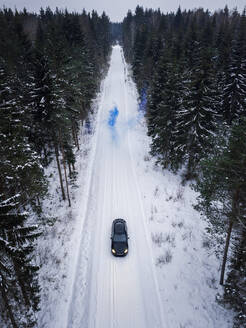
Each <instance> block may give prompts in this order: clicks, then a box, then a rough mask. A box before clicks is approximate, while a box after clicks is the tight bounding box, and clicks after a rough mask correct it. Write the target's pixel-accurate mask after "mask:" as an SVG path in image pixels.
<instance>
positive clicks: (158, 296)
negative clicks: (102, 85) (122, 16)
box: [121, 49, 169, 328]
mask: <svg viewBox="0 0 246 328" xmlns="http://www.w3.org/2000/svg"><path fill="white" fill-rule="evenodd" d="M121 54H122V61H123V65H124V75H125V78H124V80H125V83H124V100H125V108H126V111H125V114H126V120H127V121H128V119H129V112H128V99H127V95H128V94H130V92H129V90H127V89H128V84H127V71H128V70H127V67H126V62H125V58H124V55H123V50H122V49H121ZM129 133H130V132H129V128H128V130H127V143H128V148H129V155H130V160H131V168H132V172H133V177H134V184H135V186H136V192H137V198H138V201H139V205H140V209H141V214H142V218H143V220H142V221H143V226H144V232H145V239H146V241H147V245H148V251H149V255H150V261H151V273H152V276H153V279H154V285H155V293H156V296H157V299H158V305H159V309H158V312H159V314H160V318H159V319H160V323H159V325H158V327H160V328H163V327H169V325H168V323H167V322H165V321H164V314H163V310H162V302H161V296H160V292H159V286H158V282H157V277H156V273H155V268H154V263H153V254H152V250H151V244H150V239H149V234H148V232H147V226H146V222H147V218H146V215H145V212H144V206H143V200H142V197H141V192H140V186H139V183H138V180H137V174H136V168H135V165H134V161H133V156H132V152H133V151H132V146H131V143H130V141H129ZM164 322H165V325H164Z"/></svg>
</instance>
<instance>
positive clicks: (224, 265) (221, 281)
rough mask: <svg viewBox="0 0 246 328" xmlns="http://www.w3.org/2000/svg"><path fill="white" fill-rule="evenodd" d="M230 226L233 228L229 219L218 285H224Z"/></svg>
mask: <svg viewBox="0 0 246 328" xmlns="http://www.w3.org/2000/svg"><path fill="white" fill-rule="evenodd" d="M232 226H233V220H232V219H231V220H230V222H229V227H228V231H227V236H226V243H225V250H224V256H223V262H222V267H221V273H220V285H223V284H224V276H225V267H226V261H227V254H228V249H229V244H230V239H231V231H232Z"/></svg>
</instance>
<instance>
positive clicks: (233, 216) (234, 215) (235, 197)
mask: <svg viewBox="0 0 246 328" xmlns="http://www.w3.org/2000/svg"><path fill="white" fill-rule="evenodd" d="M238 201H239V189H236V190H235V192H234V194H233V199H232V211H231V217H230V218H229V227H228V231H227V236H226V243H225V250H224V256H223V262H222V267H221V274H220V284H221V285H223V284H224V275H225V267H226V261H227V255H228V249H229V244H230V239H231V232H232V227H233V222H234V221H236V219H237V217H238Z"/></svg>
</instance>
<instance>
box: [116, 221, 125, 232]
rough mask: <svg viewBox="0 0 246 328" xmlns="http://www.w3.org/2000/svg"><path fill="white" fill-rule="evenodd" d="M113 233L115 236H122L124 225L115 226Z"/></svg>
mask: <svg viewBox="0 0 246 328" xmlns="http://www.w3.org/2000/svg"><path fill="white" fill-rule="evenodd" d="M114 231H115V233H117V234H122V233H124V232H125V228H124V225H123V224H122V223H121V222H118V223H116V224H115V227H114Z"/></svg>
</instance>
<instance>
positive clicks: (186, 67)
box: [122, 6, 246, 327]
mask: <svg viewBox="0 0 246 328" xmlns="http://www.w3.org/2000/svg"><path fill="white" fill-rule="evenodd" d="M122 30H123V31H122V40H123V47H124V53H125V56H126V59H127V61H128V62H129V63H130V64H131V66H132V73H133V77H134V79H135V82H136V84H137V87H138V91H139V95H140V102H141V105H142V104H145V102H146V108H145V110H146V119H147V127H148V135H149V136H150V137H151V140H152V142H151V153H152V155H154V156H155V157H156V161H157V164H158V165H160V166H161V167H162V168H164V169H166V168H167V169H170V170H172V171H173V172H177V171H179V172H181V173H182V176H183V182H184V183H185V181H188V180H192V181H193V182H194V183H193V185H194V188H195V189H196V190H197V191H198V192H199V194H200V197H199V199H198V204H197V206H196V208H197V209H198V210H199V211H200V212H201V213H203V214H205V215H206V217H207V218H208V222H210V225H209V231H210V232H211V234H212V236H214V240H213V239H211V240H213V242H214V244H216V243H217V239H216V238H215V237H216V236H218V235H220V236H221V234H222V236H225V238H224V239H223V244H224V250H223V255H221V258H222V260H221V262H222V265H221V276H220V284H222V285H224V297H223V300H221V301H222V302H224V303H226V304H229V305H231V306H232V307H233V308H234V309H235V311H236V317H235V327H243V326H245V325H246V306H245V304H246V280H245V277H246V16H245V11H243V13H241V14H240V13H239V12H237V10H233V11H229V10H228V8H227V7H225V8H224V9H223V10H220V11H217V12H215V13H213V14H211V13H210V12H208V11H204V10H203V9H197V10H189V11H182V10H181V9H180V8H179V9H178V10H177V12H176V13H169V14H162V13H161V12H160V11H159V10H157V11H153V10H143V8H142V7H139V6H138V7H137V8H136V11H135V13H132V12H130V11H129V12H128V14H127V16H126V18H125V19H124V21H123V26H122ZM230 240H231V244H230ZM230 245H231V248H230V249H231V256H230V262H229V267H228V275H227V279H226V281H225V282H224V272H225V266H226V261H227V257H228V249H229V247H230Z"/></svg>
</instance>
